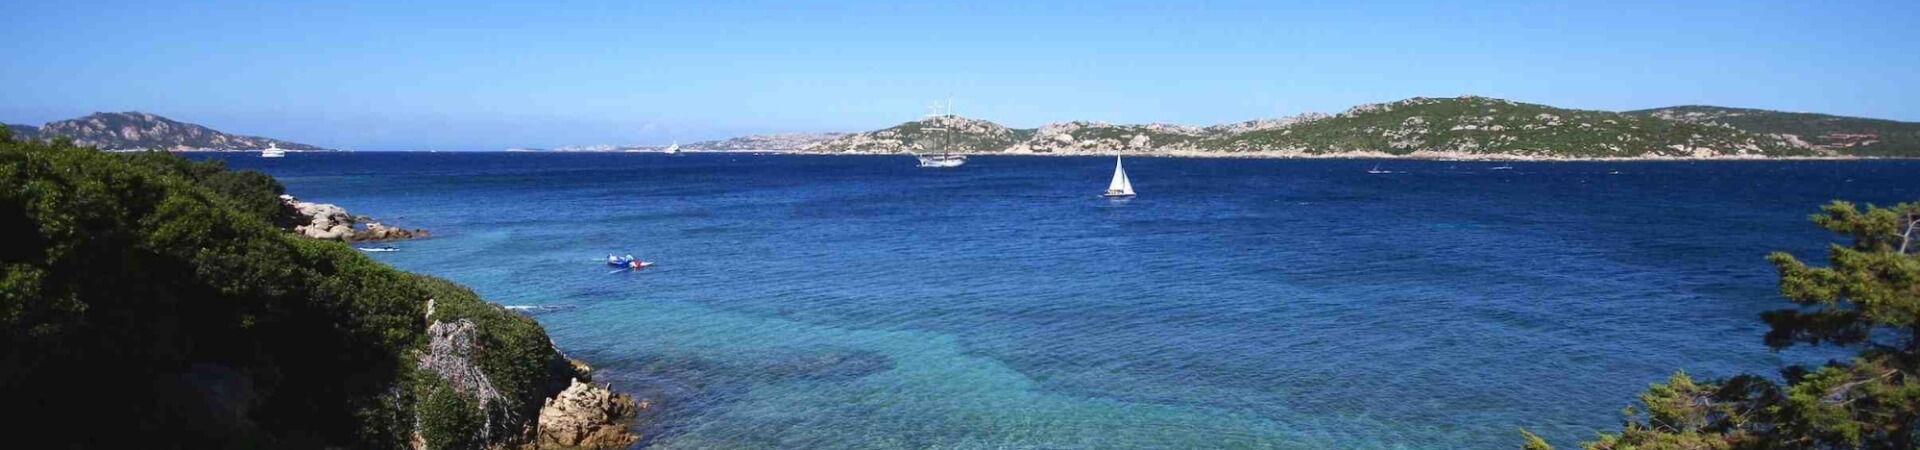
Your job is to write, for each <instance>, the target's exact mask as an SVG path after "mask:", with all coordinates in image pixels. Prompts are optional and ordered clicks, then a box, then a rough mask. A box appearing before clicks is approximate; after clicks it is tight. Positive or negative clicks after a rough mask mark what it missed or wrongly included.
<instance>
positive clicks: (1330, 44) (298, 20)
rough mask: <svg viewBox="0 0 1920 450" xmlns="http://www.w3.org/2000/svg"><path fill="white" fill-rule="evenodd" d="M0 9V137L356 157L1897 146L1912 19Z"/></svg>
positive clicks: (1281, 7) (1182, 6)
mask: <svg viewBox="0 0 1920 450" xmlns="http://www.w3.org/2000/svg"><path fill="white" fill-rule="evenodd" d="M4 2H5V4H4V5H0V11H4V13H3V14H0V54H4V55H5V57H4V58H0V84H4V85H5V86H6V87H7V94H6V95H5V96H4V99H5V100H4V101H0V121H4V122H8V123H27V124H39V123H43V122H47V121H50V120H58V119H65V118H71V117H76V116H80V115H84V114H87V113H89V112H93V111H121V110H140V111H147V112H152V113H156V114H160V115H164V116H168V117H172V118H174V119H178V120H183V121H189V122H195V123H200V124H204V125H208V126H211V127H214V128H216V129H220V130H223V131H229V132H237V133H243V134H254V135H264V136H272V137H278V138H284V139H290V140H295V141H300V142H307V143H313V144H319V145H323V146H328V147H336V148H349V149H357V150H413V149H438V150H456V149H458V150H495V149H501V148H505V147H509V146H536V147H546V146H559V145H568V144H594V143H616V144H625V143H665V142H667V141H670V140H679V141H682V142H688V141H693V140H698V139H705V138H716V137H726V136H730V135H734V134H741V133H756V132H788V131H834V130H839V131H858V130H867V129H874V128H881V127H885V126H889V125H892V124H894V123H898V122H901V121H904V120H910V119H913V118H916V117H917V116H919V115H921V114H923V113H924V112H925V109H924V108H925V105H928V104H931V103H934V102H936V101H939V100H941V99H945V98H948V97H951V98H953V100H954V103H955V107H956V109H957V112H959V113H961V114H963V115H967V116H972V117H979V118H985V119H989V120H994V121H997V122H1000V123H1002V124H1006V125H1009V126H1017V127H1033V126H1039V125H1041V124H1044V123H1047V122H1052V121H1063V120H1074V119H1088V120H1106V121H1113V122H1175V123H1189V124H1210V123H1218V122H1227V121H1238V120H1246V119H1253V118H1260V117H1277V116H1285V115H1291V114H1296V113H1300V112H1307V111H1320V112H1338V111H1340V110H1342V109H1345V108H1347V107H1348V106H1352V105H1354V104H1359V103H1368V102H1380V101H1390V100H1396V99H1400V98H1405V97H1412V96H1455V95H1462V94H1477V95H1486V96H1493V97H1501V98H1507V99H1513V100H1519V101H1527V102H1536V103H1546V104H1552V105H1556V106H1566V107H1577V108H1591V109H1612V110H1619V109H1636V108H1648V107H1658V106H1668V105H1677V104H1715V105H1725V106H1741V107H1756V108H1769V109H1783V110H1792V111H1811V112H1824V113H1833V114H1844V115H1857V116H1868V117H1880V118H1891V119H1898V120H1908V121H1920V89H1917V88H1916V84H1920V83H1916V81H1920V27H1915V26H1914V25H1913V24H1915V23H1920V2H1914V1H1912V0H1897V1H1880V2H1804V1H1798V2H1787V1H1740V2H1686V3H1682V2H1637V1H1612V2H1564V3H1562V2H1536V1H1485V2H1457V3H1450V4H1436V3H1426V2H1356V3H1364V4H1358V5H1338V4H1333V3H1339V2H1298V3H1294V2H1284V1H1251V2H1238V1H1208V2H1167V1H1155V2H1144V1H1141V2H1134V1H1126V2H1100V3H1097V4H1096V3H1093V2H1059V3H1056V2H1038V1H1009V2H1000V1H986V0H973V1H961V2H943V3H940V4H926V3H924V2H901V1H864V0H849V1H838V2H818V3H793V2H782V3H759V2H731V1H683V2H607V3H599V2H571V1H555V2H539V3H531V2H530V3H527V4H472V3H469V2H439V1H420V2H404V3H406V4H403V5H402V4H388V3H389V2H351V1H327V2H310V3H302V2H224V1H212V2H195V3H192V4H180V3H176V2H93V1H21V0H4ZM393 3H403V2H393Z"/></svg>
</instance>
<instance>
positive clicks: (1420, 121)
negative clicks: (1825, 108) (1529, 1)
mask: <svg viewBox="0 0 1920 450" xmlns="http://www.w3.org/2000/svg"><path fill="white" fill-rule="evenodd" d="M1200 147H1201V148H1203V149H1209V150H1218V151H1227V152H1246V151H1291V152H1301V153H1307V154H1330V153H1346V152H1366V151H1374V152H1382V153H1388V154H1395V155H1408V154H1414V153H1418V152H1425V153H1434V154H1437V155H1436V156H1445V155H1460V156H1473V155H1492V154H1500V155H1515V156H1527V157H1578V158H1607V157H1616V158H1619V157H1648V156H1664V157H1698V156H1738V155H1751V156H1810V155H1813V154H1814V152H1812V151H1810V150H1808V149H1805V148H1800V147H1796V146H1795V145H1793V143H1792V142H1790V141H1787V140H1785V139H1783V138H1778V137H1774V136H1767V135H1762V134H1756V133H1750V132H1746V131H1741V130H1738V129H1734V128H1730V127H1724V126H1713V125H1706V124H1696V123H1686V122H1675V121H1668V120H1661V119H1656V118H1652V117H1646V116H1634V115H1627V114H1620V113H1614V112H1607V111H1587V110H1575V109H1563V108H1555V107H1551V106H1545V105H1536V104H1530V103H1519V102H1513V101H1507V100H1500V99H1493V98H1485V97H1459V98H1412V99H1407V100H1401V101H1397V102H1392V103H1382V104H1374V105H1363V106H1358V107H1354V108H1352V109H1349V110H1347V111H1346V112H1343V113H1340V114H1338V115H1335V116H1333V117H1330V118H1325V119H1320V120H1314V121H1309V122H1304V123H1299V124H1295V125H1292V126H1288V127H1284V128H1274V129H1267V130H1260V131H1252V132H1247V133H1240V134H1235V135H1229V136H1223V137H1219V138H1215V139H1210V140H1208V141H1206V142H1202V143H1201V144H1200Z"/></svg>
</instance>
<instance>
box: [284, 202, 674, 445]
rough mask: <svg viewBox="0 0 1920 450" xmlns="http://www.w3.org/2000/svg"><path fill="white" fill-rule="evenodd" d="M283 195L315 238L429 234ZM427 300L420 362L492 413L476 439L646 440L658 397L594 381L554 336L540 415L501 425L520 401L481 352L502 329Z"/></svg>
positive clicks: (303, 232)
mask: <svg viewBox="0 0 1920 450" xmlns="http://www.w3.org/2000/svg"><path fill="white" fill-rule="evenodd" d="M280 199H281V200H282V201H283V202H285V203H286V205H287V207H288V208H290V209H292V210H293V211H294V212H295V213H296V214H297V216H298V218H299V219H300V220H301V223H302V224H300V225H296V226H294V227H293V229H291V230H289V231H291V232H293V233H295V234H298V235H300V236H304V237H307V238H311V239H319V240H330V241H341V242H365V241H382V240H395V239H411V238H422V237H427V236H429V233H428V232H427V231H426V230H424V229H412V230H408V229H403V228H399V227H390V226H385V225H382V224H380V223H378V222H373V221H371V219H369V218H367V217H365V216H355V215H352V214H349V213H347V211H346V209H345V208H342V207H340V206H339V205H334V204H330V203H314V202H305V201H300V200H298V199H296V198H294V197H293V196H290V195H281V196H280ZM355 225H363V226H360V227H356V226H355ZM425 306H426V308H425V309H426V314H425V319H426V321H427V324H428V325H427V328H426V336H427V345H426V347H425V348H424V349H422V350H420V351H418V352H417V353H416V354H415V355H414V365H415V367H418V368H419V369H421V370H422V371H424V372H426V373H428V374H431V375H432V376H433V377H434V378H437V379H438V380H441V382H442V383H445V384H446V385H447V386H448V387H449V388H450V389H451V390H453V391H454V392H457V393H458V394H459V395H461V396H463V397H465V398H470V399H472V400H473V401H474V404H473V405H472V407H473V408H474V409H475V411H472V413H473V414H475V415H477V416H479V417H482V418H484V420H483V423H482V424H481V426H479V427H478V431H477V433H478V435H476V436H472V437H473V438H474V441H475V442H483V443H496V444H509V445H510V446H511V447H512V448H517V449H520V450H545V449H588V450H602V449H606V450H611V449H622V448H627V447H629V446H631V445H633V443H634V442H636V441H638V440H639V438H640V437H639V435H638V434H637V433H635V432H634V422H635V418H636V417H637V416H638V413H639V412H641V411H645V410H648V409H650V408H651V407H652V405H651V403H650V402H647V401H645V400H635V399H634V398H633V397H632V396H629V395H627V394H625V393H621V392H618V391H615V390H614V389H613V386H612V385H611V384H593V383H592V381H593V367H592V366H589V365H588V364H587V363H586V362H584V361H581V360H578V359H573V358H568V357H566V356H565V353H564V352H562V351H561V350H560V349H559V348H558V347H557V346H554V345H553V344H552V343H551V342H548V343H547V345H548V346H549V347H551V349H550V350H551V354H553V355H556V358H557V359H559V360H560V361H563V362H558V363H551V364H548V369H547V374H546V376H545V377H546V378H547V380H546V384H547V385H549V386H550V387H549V388H548V390H547V392H550V393H551V394H550V395H548V396H547V397H546V398H545V399H544V400H542V401H541V404H540V408H539V410H538V413H537V414H536V415H535V416H534V417H533V418H532V420H526V421H525V423H526V424H527V425H526V426H525V428H522V429H520V430H519V431H518V432H506V433H500V432H499V431H500V430H497V429H496V428H497V427H496V426H495V425H493V423H494V422H495V421H496V420H499V421H510V420H513V419H512V417H513V416H514V414H515V413H514V412H513V411H512V405H513V404H514V401H513V400H512V399H510V398H508V395H509V394H508V393H506V392H505V389H503V387H502V386H500V385H498V384H496V381H495V380H494V379H492V377H490V376H489V375H488V373H487V371H486V370H484V369H483V363H481V362H480V358H482V356H481V355H482V354H484V353H486V352H487V351H488V349H487V348H486V346H485V345H484V344H483V342H485V341H487V340H488V337H487V336H486V333H488V332H493V333H499V332H502V331H500V330H492V331H489V330H487V329H486V328H485V327H486V326H487V325H485V323H486V321H485V320H481V321H476V320H475V319H473V318H471V317H460V316H463V315H461V314H451V312H450V311H447V310H446V308H448V307H449V306H446V305H444V304H439V302H437V301H436V300H434V299H428V300H427V302H426V305H425ZM486 308H490V309H497V310H498V311H496V312H490V314H507V315H513V316H518V317H522V318H524V319H525V320H526V321H528V322H531V321H532V319H531V318H530V317H528V316H526V315H524V314H523V313H520V312H517V311H513V310H511V309H508V308H506V307H504V306H500V305H497V304H491V303H488V304H486ZM455 317H460V318H455ZM483 317H484V316H483ZM496 326H498V324H497V323H496ZM532 326H534V327H537V326H538V325H532ZM522 417H524V416H522ZM416 420H419V419H416ZM432 440H433V439H430V438H429V437H428V436H426V435H425V434H424V433H423V432H422V431H421V430H419V429H416V430H415V431H414V435H413V436H412V438H411V442H410V444H411V447H412V448H413V449H415V450H426V449H427V448H430V447H433V445H429V444H428V443H429V442H430V441H432ZM514 443H518V444H514ZM489 448H493V447H489Z"/></svg>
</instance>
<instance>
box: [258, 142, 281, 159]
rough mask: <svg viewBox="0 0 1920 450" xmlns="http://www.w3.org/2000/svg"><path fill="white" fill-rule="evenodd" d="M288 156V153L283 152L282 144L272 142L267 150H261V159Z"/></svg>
mask: <svg viewBox="0 0 1920 450" xmlns="http://www.w3.org/2000/svg"><path fill="white" fill-rule="evenodd" d="M286 156H287V151H286V150H281V149H280V144H276V143H272V142H268V143H267V148H266V149H264V150H260V157H261V158H285V157H286Z"/></svg>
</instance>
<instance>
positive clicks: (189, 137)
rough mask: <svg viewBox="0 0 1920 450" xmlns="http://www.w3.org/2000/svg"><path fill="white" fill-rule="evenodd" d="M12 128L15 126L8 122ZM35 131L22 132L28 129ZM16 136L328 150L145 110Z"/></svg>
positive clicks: (104, 143)
mask: <svg viewBox="0 0 1920 450" xmlns="http://www.w3.org/2000/svg"><path fill="white" fill-rule="evenodd" d="M8 127H9V128H15V126H13V125H9V126H8ZM29 128H31V129H32V131H28V132H25V133H22V132H20V131H24V130H26V129H29ZM15 131H16V133H15V134H14V137H15V138H16V139H23V138H38V139H45V138H51V137H54V136H65V137H67V138H69V139H72V140H73V142H74V143H76V144H80V145H84V146H90V147H99V148H102V149H107V150H134V149H149V150H195V149H209V150H256V149H263V148H267V147H268V146H278V147H279V148H281V149H285V150H325V149H322V148H320V147H315V146H312V145H307V144H301V143H295V142H287V141H282V140H278V139H268V138H263V137H254V136H240V135H234V134H227V133H222V132H219V131H216V130H214V129H211V128H207V127H203V126H200V125H195V124H191V123H185V122H179V121H175V120H173V119H168V118H165V117H160V116H156V115H153V114H147V113H143V112H133V111H128V112H112V113H93V114H91V115H88V116H86V117H81V118H77V119H67V120H62V121H58V122H49V123H47V124H46V125H42V126H40V127H38V128H33V127H24V126H21V127H18V128H17V129H15Z"/></svg>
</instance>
